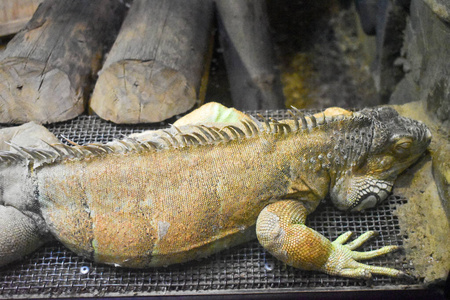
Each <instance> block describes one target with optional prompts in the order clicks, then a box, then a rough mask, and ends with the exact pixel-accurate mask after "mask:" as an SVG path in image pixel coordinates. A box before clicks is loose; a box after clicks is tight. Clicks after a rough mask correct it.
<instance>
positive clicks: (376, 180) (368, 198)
mask: <svg viewBox="0 0 450 300" xmlns="http://www.w3.org/2000/svg"><path fill="white" fill-rule="evenodd" d="M354 115H355V118H356V119H357V118H359V119H366V121H367V123H366V124H369V127H370V129H368V128H367V131H364V130H360V131H359V135H358V136H357V137H356V138H353V139H354V140H356V139H360V141H359V145H362V144H363V145H365V148H364V149H362V148H361V150H360V152H361V153H363V154H360V156H359V157H357V158H358V159H357V160H356V159H355V161H351V162H347V163H345V164H344V167H343V170H341V171H340V172H338V174H337V176H336V180H335V183H334V186H332V187H331V193H330V194H331V199H332V201H333V203H334V204H335V206H336V207H337V208H339V209H342V210H350V211H361V210H364V209H367V208H371V207H374V206H376V205H377V204H378V203H380V202H381V201H383V200H384V199H386V198H387V196H388V194H389V193H390V191H391V189H392V186H393V184H394V180H395V179H396V178H397V176H398V175H399V174H400V173H401V172H402V171H404V170H405V169H406V168H408V167H409V166H410V165H411V164H413V163H414V162H415V161H416V160H417V159H418V158H419V157H420V156H421V155H422V153H423V152H424V151H425V150H426V148H427V146H428V145H429V143H430V141H431V132H430V131H429V130H428V128H427V127H426V126H425V125H424V124H423V123H421V122H419V121H415V120H411V119H408V118H404V117H401V116H399V115H398V113H397V112H396V111H395V110H394V109H392V108H388V107H380V108H374V109H365V110H362V111H360V112H357V113H355V114H354ZM363 133H364V134H363ZM348 135H349V134H346V141H345V142H344V144H343V145H341V148H344V149H354V148H355V149H356V148H357V146H355V144H354V142H353V144H351V142H350V141H348V140H349V139H348ZM353 136H355V135H354V134H353ZM352 147H353V148H352ZM346 151H350V150H346ZM353 151H354V152H355V150H353ZM344 152H345V151H343V152H342V153H344ZM347 156H348V158H346V157H345V156H344V159H345V158H346V159H347V160H349V159H350V160H351V159H352V158H351V155H347Z"/></svg>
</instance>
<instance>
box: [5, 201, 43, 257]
mask: <svg viewBox="0 0 450 300" xmlns="http://www.w3.org/2000/svg"><path fill="white" fill-rule="evenodd" d="M42 222H43V221H42ZM38 223H41V221H40V220H39V217H36V218H35V219H34V218H32V217H31V216H28V215H26V214H24V213H22V212H21V211H19V210H18V209H16V208H14V207H12V206H3V205H0V266H3V265H6V264H8V263H10V262H13V261H15V260H18V259H21V258H22V257H23V256H25V255H27V254H29V253H31V252H33V251H34V250H36V249H37V248H38V247H40V246H41V245H42V244H43V243H44V242H46V241H47V240H48V236H47V234H46V232H45V230H43V229H42V228H43V226H42V224H38Z"/></svg>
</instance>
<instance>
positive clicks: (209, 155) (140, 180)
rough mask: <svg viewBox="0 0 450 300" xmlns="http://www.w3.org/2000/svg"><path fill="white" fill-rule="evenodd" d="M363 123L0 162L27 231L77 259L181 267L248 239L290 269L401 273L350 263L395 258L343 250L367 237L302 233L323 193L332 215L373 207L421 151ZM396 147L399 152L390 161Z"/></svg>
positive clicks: (198, 131)
mask: <svg viewBox="0 0 450 300" xmlns="http://www.w3.org/2000/svg"><path fill="white" fill-rule="evenodd" d="M382 113H386V112H382ZM388 113H389V114H393V112H392V111H389V112H388ZM372 114H373V113H372V111H367V112H366V113H362V114H353V115H351V114H350V113H349V116H347V117H344V116H339V117H337V118H336V117H334V116H332V115H327V114H324V115H323V117H321V118H320V117H318V118H314V117H312V118H310V117H306V118H305V117H301V116H297V117H296V120H289V121H283V122H280V123H270V124H269V123H268V122H267V123H266V124H263V123H259V122H257V121H250V120H247V121H245V122H243V123H242V125H241V126H240V127H233V126H229V127H225V128H224V129H222V130H217V129H214V128H209V127H201V126H199V127H192V128H191V130H190V132H189V134H181V133H179V134H176V135H174V134H162V136H161V138H160V142H147V143H146V142H137V141H125V142H114V143H111V144H109V145H108V146H104V145H91V146H88V147H80V146H77V147H71V148H69V147H67V146H62V145H55V146H53V147H54V151H52V152H50V151H42V150H41V151H40V150H27V149H24V148H18V150H19V152H22V156H23V157H26V156H27V155H28V156H29V159H31V160H33V161H32V162H31V163H30V162H29V161H28V160H26V159H25V158H22V157H19V156H17V155H16V156H14V158H11V159H9V160H8V162H9V164H12V165H16V167H15V169H14V168H11V167H10V170H15V172H17V177H18V179H19V178H21V180H24V181H26V182H27V183H26V184H22V186H23V187H22V188H21V189H19V190H21V193H22V194H21V195H20V193H19V192H17V194H18V195H16V197H23V198H27V199H28V200H27V201H26V203H28V204H26V205H23V206H22V207H16V208H17V209H18V210H19V211H21V212H22V213H24V214H25V216H27V217H30V216H31V218H32V219H33V220H34V222H35V223H36V226H35V227H36V228H35V229H32V230H33V232H39V234H40V235H42V234H44V232H45V231H46V230H48V231H50V232H51V233H52V234H53V235H54V236H55V237H56V238H57V239H58V240H60V241H61V242H63V243H64V244H65V245H66V246H68V247H69V248H70V249H72V250H73V251H75V252H76V253H78V254H81V255H84V256H86V257H89V258H91V259H93V260H95V261H99V262H104V263H109V264H115V265H118V266H125V267H149V266H165V265H169V264H173V263H180V262H185V261H189V260H192V259H195V258H199V257H203V256H207V255H209V254H211V253H214V252H217V251H220V250H222V249H225V248H228V247H230V246H233V245H237V244H239V243H242V242H245V241H248V240H250V239H252V238H254V237H255V236H257V237H258V239H259V241H260V242H261V243H262V245H263V246H264V247H265V248H266V249H267V250H269V251H270V252H271V253H272V254H274V255H275V256H276V257H277V258H279V259H281V260H283V261H285V262H286V263H288V264H290V265H293V266H295V267H300V268H303V269H312V270H321V271H325V272H327V273H330V274H340V275H344V276H351V277H370V275H371V273H380V274H386V275H391V276H400V275H402V272H400V271H396V270H392V269H387V268H374V267H371V266H367V265H362V264H359V263H356V262H355V260H354V259H363V258H369V257H373V256H375V255H380V254H383V253H387V252H389V251H392V250H394V249H396V247H385V248H382V249H380V250H379V251H376V252H375V253H370V254H367V255H360V256H358V257H356V256H357V255H358V254H356V253H358V252H354V251H352V250H353V249H354V248H356V246H359V244H361V243H362V242H364V241H365V240H366V239H367V238H368V237H369V236H370V235H371V234H370V233H369V234H368V235H365V236H363V237H362V238H360V239H357V240H356V242H353V243H352V244H351V245H350V246H349V247H346V246H341V244H342V243H343V242H345V240H346V238H348V234H346V235H345V236H343V237H342V238H340V239H338V241H336V242H335V243H331V242H330V241H328V240H327V239H326V238H325V237H323V236H321V235H320V234H318V233H317V232H315V231H314V230H313V229H310V228H308V227H306V226H305V225H304V221H305V218H306V216H307V215H308V214H309V213H310V212H312V211H313V210H314V209H315V208H316V206H317V205H318V203H319V202H320V200H321V199H323V198H324V197H325V196H326V195H327V194H331V197H332V199H333V201H334V203H335V204H336V206H337V207H339V208H340V209H352V210H362V209H365V208H368V207H372V206H374V205H375V204H377V203H379V202H380V201H381V200H383V199H384V198H385V197H386V196H387V195H388V193H389V192H390V189H391V187H392V183H393V180H394V179H395V177H396V176H397V175H398V173H399V172H401V171H402V170H403V169H404V168H406V167H407V166H409V165H410V164H411V163H412V162H413V161H414V160H415V159H416V158H417V157H418V156H419V155H420V154H421V153H422V152H423V151H424V150H425V147H426V145H427V144H428V143H429V139H430V136H429V132H427V129H426V128H425V126H423V125H422V124H419V123H416V122H413V121H405V122H406V123H407V126H406V127H405V126H403V127H404V128H403V129H402V130H403V131H402V132H401V134H400V135H399V137H398V139H397V140H392V138H393V135H392V134H390V133H389V132H388V130H387V129H386V128H384V129H383V128H382V121H380V120H378V119H379V118H380V117H378V119H377V116H376V115H373V116H372ZM392 117H396V118H398V117H397V116H396V115H392V116H391V117H389V118H392ZM297 118H298V119H297ZM387 121H389V120H387ZM402 122H403V121H402ZM400 123H401V122H400ZM380 126H381V127H380ZM378 127H379V128H378ZM408 127H411V128H412V129H411V130H410V129H408ZM380 130H381V131H380ZM397 130H399V131H400V129H398V128H397ZM398 133H399V132H396V133H395V134H398ZM401 139H407V141H406V142H405V141H402V140H401ZM399 145H400V146H399ZM395 147H397V148H398V147H400V148H398V149H400V150H399V151H397V152H399V153H400V152H402V151H403V152H404V151H407V152H408V155H404V154H402V153H400V154H399V153H394V152H395V151H396V150H395V149H397V148H395ZM77 149H78V150H77ZM398 149H397V150H398ZM402 149H403V150H402ZM394 150H395V151H394ZM10 156H11V155H10ZM4 157H6V156H4ZM4 160H7V159H6V158H5V159H4ZM27 162H28V163H27ZM38 162H39V163H38ZM21 165H25V166H26V168H23V167H20V166H21ZM21 168H22V169H21ZM20 170H26V171H20ZM24 172H25V173H26V175H23V174H24ZM13 174H16V173H13ZM16 181H20V180H16ZM2 184H3V185H5V184H6V183H5V181H4V182H3V183H2ZM8 201H9V202H8ZM10 203H12V202H11V200H7V199H6V200H5V199H4V200H3V203H2V204H3V205H4V206H5V207H8V206H14V205H11V204H10ZM16 206H17V205H16ZM30 207H31V208H30ZM36 220H37V221H36ZM255 224H256V227H255ZM3 240H5V238H3ZM1 243H2V237H1V232H0V247H1ZM9 246H10V247H12V246H11V245H9ZM343 253H344V254H343ZM1 256H2V253H1V251H0V258H1ZM345 256H349V257H347V258H345V259H342V257H345ZM338 257H339V258H338ZM14 259H15V258H14ZM5 260H6V259H5ZM10 260H11V259H10ZM354 263H356V264H358V265H354ZM346 265H348V266H347V267H346ZM362 266H364V267H362ZM350 269H351V270H350Z"/></svg>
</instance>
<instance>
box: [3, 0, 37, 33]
mask: <svg viewBox="0 0 450 300" xmlns="http://www.w3.org/2000/svg"><path fill="white" fill-rule="evenodd" d="M41 2H42V0H15V1H0V36H5V35H10V34H14V33H17V32H18V31H19V30H20V29H22V28H23V27H24V26H25V25H26V24H27V23H28V21H30V19H31V16H33V13H34V12H35V11H36V8H37V7H38V5H39V3H41Z"/></svg>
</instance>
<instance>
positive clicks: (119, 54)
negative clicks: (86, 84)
mask: <svg viewBox="0 0 450 300" xmlns="http://www.w3.org/2000/svg"><path fill="white" fill-rule="evenodd" d="M212 19H213V4H212V2H211V1H209V0H190V1H177V0H152V1H147V0H135V1H134V2H133V4H132V6H131V8H130V11H129V12H128V15H127V17H126V19H125V21H124V23H123V25H122V28H121V30H120V33H119V36H118V37H117V40H116V42H115V43H114V45H113V47H112V49H111V51H110V52H109V54H108V58H107V60H106V62H105V64H104V66H103V68H102V70H101V72H100V75H99V79H98V80H97V83H96V86H95V89H94V93H93V95H92V98H91V101H90V108H91V109H92V110H93V111H94V112H95V113H96V114H98V115H99V116H100V117H101V118H103V119H106V120H111V121H113V122H115V123H143V122H159V121H162V120H165V119H167V118H170V117H172V116H174V115H177V114H180V113H183V112H185V111H187V110H189V109H190V108H192V107H193V105H194V104H195V103H196V99H197V96H198V93H199V89H200V83H201V79H202V75H203V73H204V72H205V70H206V69H207V68H209V64H208V63H207V57H208V47H209V43H210V40H211V32H212V30H211V26H212Z"/></svg>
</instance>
